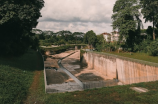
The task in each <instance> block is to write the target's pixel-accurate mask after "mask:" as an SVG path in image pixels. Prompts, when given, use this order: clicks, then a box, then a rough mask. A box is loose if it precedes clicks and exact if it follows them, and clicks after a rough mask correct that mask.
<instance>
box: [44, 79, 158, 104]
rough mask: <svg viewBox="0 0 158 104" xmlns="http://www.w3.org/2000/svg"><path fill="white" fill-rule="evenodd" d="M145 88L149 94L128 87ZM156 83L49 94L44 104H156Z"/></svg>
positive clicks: (157, 90) (157, 97)
mask: <svg viewBox="0 0 158 104" xmlns="http://www.w3.org/2000/svg"><path fill="white" fill-rule="evenodd" d="M135 86H137V87H143V88H147V89H148V90H149V92H146V93H138V92H135V91H133V90H131V89H130V87H135ZM157 88H158V82H148V83H139V84H133V85H125V86H114V87H106V88H99V89H91V90H86V91H81V92H79V91H77V92H71V93H61V94H50V95H49V96H48V97H47V99H46V101H45V103H46V104H157V103H158V89H157Z"/></svg>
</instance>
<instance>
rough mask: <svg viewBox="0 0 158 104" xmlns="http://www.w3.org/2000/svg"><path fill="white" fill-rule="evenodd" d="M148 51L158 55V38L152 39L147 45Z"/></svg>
mask: <svg viewBox="0 0 158 104" xmlns="http://www.w3.org/2000/svg"><path fill="white" fill-rule="evenodd" d="M147 49H148V53H149V54H150V55H152V56H158V40H155V41H152V42H151V43H150V45H149V46H147Z"/></svg>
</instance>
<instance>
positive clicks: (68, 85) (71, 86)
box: [44, 52, 83, 93]
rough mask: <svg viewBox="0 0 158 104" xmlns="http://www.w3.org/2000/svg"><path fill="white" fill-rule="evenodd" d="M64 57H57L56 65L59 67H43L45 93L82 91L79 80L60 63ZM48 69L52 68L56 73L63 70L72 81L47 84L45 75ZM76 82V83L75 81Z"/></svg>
mask: <svg viewBox="0 0 158 104" xmlns="http://www.w3.org/2000/svg"><path fill="white" fill-rule="evenodd" d="M74 53H75V52H72V53H71V54H69V55H67V56H66V57H68V56H70V55H72V54H74ZM66 57H63V58H61V59H59V61H58V65H59V67H60V68H58V69H57V68H56V67H44V77H45V78H44V79H45V92H46V93H62V92H72V91H82V90H83V88H82V86H81V84H82V83H81V82H80V81H79V80H78V79H77V78H75V77H74V76H73V75H72V74H71V73H70V72H69V71H67V70H66V69H65V68H64V67H63V66H62V64H61V61H62V59H64V58H66ZM50 70H52V71H53V70H54V71H55V72H56V73H60V72H63V71H64V72H65V73H66V74H67V75H69V76H70V77H71V78H72V79H73V80H74V82H70V81H69V82H63V83H60V84H48V81H47V77H48V76H47V75H48V73H49V72H48V71H50ZM76 82H78V83H76Z"/></svg>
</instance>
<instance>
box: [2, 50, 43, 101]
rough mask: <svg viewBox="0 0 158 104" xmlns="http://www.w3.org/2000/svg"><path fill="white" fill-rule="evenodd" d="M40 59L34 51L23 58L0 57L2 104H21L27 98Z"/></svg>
mask: <svg viewBox="0 0 158 104" xmlns="http://www.w3.org/2000/svg"><path fill="white" fill-rule="evenodd" d="M40 57H41V56H40V54H39V53H38V52H35V51H32V50H29V51H28V52H27V53H26V54H24V55H23V56H21V57H7V58H5V57H0V104H14V103H15V104H19V103H21V102H22V101H23V100H24V99H25V98H26V96H27V93H28V89H29V87H30V85H31V83H32V79H33V76H34V71H35V70H38V69H36V65H37V64H36V63H37V61H38V60H39V58H40ZM40 60H41V58H40ZM39 70H41V69H39Z"/></svg>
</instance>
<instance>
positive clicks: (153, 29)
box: [153, 17, 155, 40]
mask: <svg viewBox="0 0 158 104" xmlns="http://www.w3.org/2000/svg"><path fill="white" fill-rule="evenodd" d="M154 21H155V20H154V17H153V40H155V27H154V26H155V22H154Z"/></svg>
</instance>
